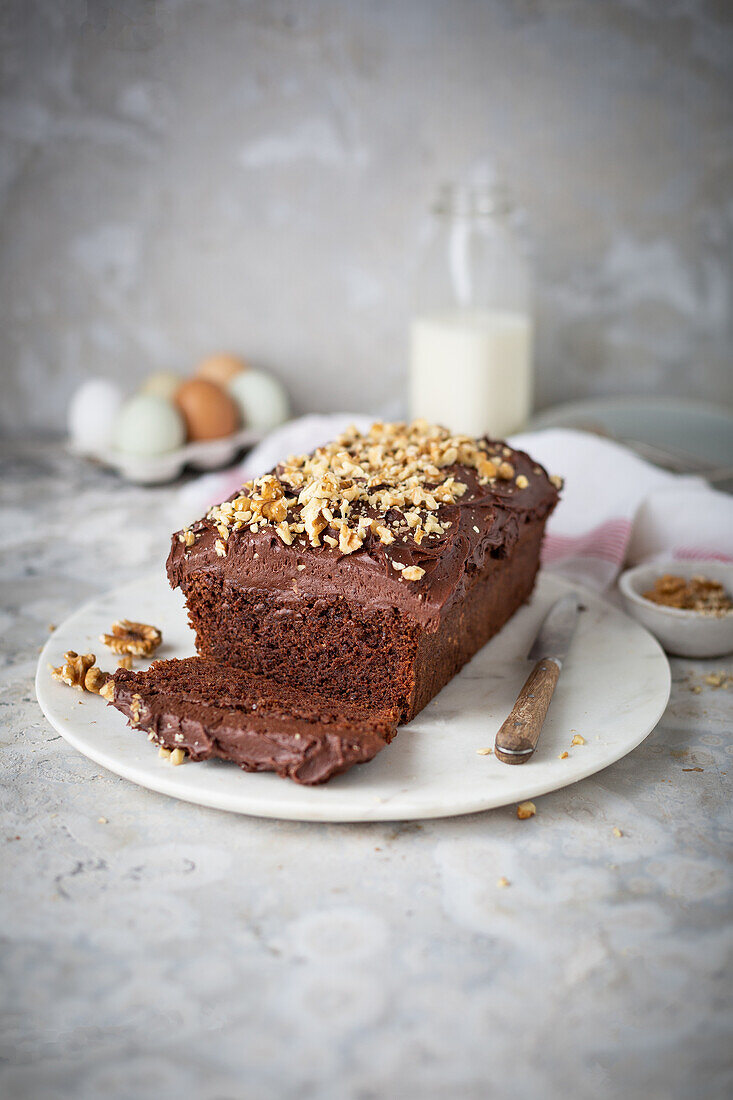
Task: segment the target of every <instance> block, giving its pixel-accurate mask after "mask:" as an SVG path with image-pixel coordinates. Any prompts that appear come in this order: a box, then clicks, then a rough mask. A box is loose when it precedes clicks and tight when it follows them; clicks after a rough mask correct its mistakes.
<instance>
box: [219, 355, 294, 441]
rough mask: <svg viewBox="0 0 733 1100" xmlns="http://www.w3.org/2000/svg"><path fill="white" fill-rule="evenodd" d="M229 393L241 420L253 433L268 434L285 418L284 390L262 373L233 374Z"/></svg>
mask: <svg viewBox="0 0 733 1100" xmlns="http://www.w3.org/2000/svg"><path fill="white" fill-rule="evenodd" d="M229 392H230V394H231V395H232V397H233V398H234V400H235V401H236V402H237V404H238V405H239V408H240V411H241V413H242V421H243V423H244V425H245V427H247V428H251V429H252V430H253V431H255V432H269V431H271V430H272V429H273V428H277V426H278V425H279V424H282V423H284V422H285V421H286V420H287V419H288V415H289V412H290V406H289V401H288V395H287V393H286V391H285V387H284V386H283V384H282V383H281V382H278V380H277V378H273V377H272V375H271V374H266V373H265V372H264V371H261V370H246V371H242V373H241V374H236V375H235V376H234V378H232V380H231V382H230V383H229Z"/></svg>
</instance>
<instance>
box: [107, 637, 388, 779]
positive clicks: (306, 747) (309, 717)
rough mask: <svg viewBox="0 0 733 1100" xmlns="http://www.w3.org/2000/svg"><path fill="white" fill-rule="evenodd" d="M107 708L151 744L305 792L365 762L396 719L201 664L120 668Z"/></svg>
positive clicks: (384, 710) (228, 668)
mask: <svg viewBox="0 0 733 1100" xmlns="http://www.w3.org/2000/svg"><path fill="white" fill-rule="evenodd" d="M112 705H113V706H115V707H116V708H117V709H118V710H119V711H121V712H122V713H123V714H125V715H127V717H128V718H129V720H130V725H131V726H133V727H135V728H137V729H141V730H144V731H145V732H146V733H147V735H148V739H149V740H150V741H153V742H155V743H156V744H157V745H160V746H162V747H164V748H167V749H171V750H174V749H182V750H184V752H185V753H186V754H187V755H188V756H189V757H190V758H191V759H192V760H208V759H211V758H218V759H221V760H231V761H233V762H234V763H235V764H238V765H239V767H240V768H243V769H244V770H245V771H273V772H277V774H278V775H280V776H282V777H283V778H289V779H293V780H295V782H297V783H305V784H310V785H312V784H316V783H324V782H325V781H326V780H327V779H330V778H331V776H333V775H338V774H339V773H341V772H345V771H347V770H348V769H349V768H350V767H352V766H353V765H354V764H363V763H364V762H365V761H367V760H371V759H372V758H373V757H374V756H376V754H377V753H378V752H379V751H380V750H381V749H383V748H384V746H385V745H387V744H389V742H390V741H391V740H392V738H393V737H394V734H395V730H396V728H397V718H398V715H397V711H396V710H394V709H391V710H390V709H389V708H386V707H385V708H381V709H380V708H374V707H371V706H370V707H367V706H363V705H359V704H356V703H353V702H348V701H344V702H341V701H339V700H334V699H333V698H330V699H329V698H326V697H323V696H320V695H318V694H313V693H312V692H310V691H306V690H303V689H299V688H297V687H291V686H289V685H288V684H287V683H284V682H282V681H280V682H276V681H273V680H269V679H267V678H265V677H264V676H258V675H254V674H252V673H248V672H247V671H246V670H244V669H242V668H236V667H233V666H229V665H226V664H223V663H222V662H220V661H214V660H210V659H207V658H205V657H188V658H185V659H184V660H170V661H155V662H154V663H153V664H152V665H151V666H150V667H149V668H147V669H144V670H142V671H139V672H132V671H129V670H128V669H118V670H117V672H115V675H114V697H113V699H112Z"/></svg>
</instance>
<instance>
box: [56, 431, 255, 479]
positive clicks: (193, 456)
mask: <svg viewBox="0 0 733 1100" xmlns="http://www.w3.org/2000/svg"><path fill="white" fill-rule="evenodd" d="M264 435H265V433H264V432H257V431H253V430H252V429H251V428H242V429H241V430H240V431H238V432H234V433H233V434H232V435H228V436H225V437H224V438H223V439H209V440H205V441H203V442H200V443H186V444H185V445H184V446H183V447H178V448H177V449H176V450H175V451H168V452H167V453H166V454H162V455H129V454H125V452H124V451H116V450H112V449H110V448H105V449H99V450H94V451H91V450H81V449H79V448H78V447H75V446H73V444H69V449H70V450H71V452H72V453H73V454H77V455H81V456H82V457H83V458H89V459H92V460H93V461H95V462H99V463H101V465H103V466H107V467H109V468H110V469H112V470H116V471H117V473H118V474H119V475H120V476H121V477H124V478H125V480H126V481H132V482H133V483H134V484H135V485H161V484H165V482H168V481H175V480H176V478H177V477H180V475H181V474H182V473H183V470H184V469H185V468H186V467H189V468H191V469H193V470H199V471H201V472H202V473H203V472H204V471H207V470H218V469H220V468H221V467H222V466H226V465H228V464H229V463H230V462H233V461H234V459H235V458H236V457H237V455H238V454H239V453H240V452H241V451H248V450H249V449H250V448H251V447H254V446H255V445H256V444H257V443H259V442H260V441H261V440H262V439H263V438H264Z"/></svg>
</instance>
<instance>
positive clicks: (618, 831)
mask: <svg viewBox="0 0 733 1100" xmlns="http://www.w3.org/2000/svg"><path fill="white" fill-rule="evenodd" d="M613 835H614V836H616V837H619V836H623V835H624V834H623V833H622V832H621V830H620V829H619V827H618V825H614V827H613Z"/></svg>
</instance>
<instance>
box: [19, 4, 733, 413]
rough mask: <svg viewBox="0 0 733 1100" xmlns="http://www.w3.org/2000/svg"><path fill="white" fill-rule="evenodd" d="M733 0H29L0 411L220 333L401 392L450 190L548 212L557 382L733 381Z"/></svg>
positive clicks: (193, 347)
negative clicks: (421, 288)
mask: <svg viewBox="0 0 733 1100" xmlns="http://www.w3.org/2000/svg"><path fill="white" fill-rule="evenodd" d="M730 11H731V9H730V7H729V5H727V4H726V3H725V2H720V3H713V2H709V3H702V2H701V3H694V2H693V0H676V2H674V3H665V2H661V0H660V2H654V0H626V2H622V0H613V2H598V0H596V2H593V0H504V2H500V0H487V2H485V3H480V2H477V0H474V2H471V0H423V2H420V0H402V2H398V0H393V2H391V3H389V2H381V3H379V2H377V3H368V2H366V0H363V2H356V0H352V2H337V0H300V2H297V0H284V2H273V3H266V2H264V0H256V2H252V3H236V2H234V0H220V2H217V0H214V2H210V3H205V2H203V0H162V2H160V3H151V2H142V0H135V2H133V0H119V2H113V0H106V2H102V0H99V2H90V3H83V2H81V0H48V2H43V0H10V2H9V0H5V3H3V5H2V14H1V15H0V19H1V26H2V62H3V75H2V82H3V83H2V92H3V94H2V120H1V127H2V128H1V138H2V149H1V151H0V152H1V154H2V155H1V157H0V218H1V224H0V247H1V249H2V254H1V258H0V263H1V270H0V280H1V284H0V339H1V340H2V347H1V352H0V369H1V371H2V400H1V401H0V416H1V419H2V422H3V423H4V424H5V426H6V427H8V428H10V429H11V430H13V429H15V430H18V429H19V428H22V427H23V426H25V425H31V426H35V427H41V428H54V427H59V410H60V409H61V408H62V407H63V405H64V404H65V401H66V399H67V396H68V394H69V392H70V391H71V389H72V388H73V386H74V385H75V384H76V383H77V382H78V381H79V380H80V379H81V378H82V377H84V376H85V375H86V374H89V373H102V374H108V375H112V376H114V375H117V376H122V377H124V378H126V379H129V381H130V384H132V383H133V382H134V381H135V380H137V379H140V378H142V377H143V376H144V375H145V374H146V373H147V372H149V371H150V370H152V369H154V368H158V367H163V366H172V367H177V368H180V369H182V370H185V369H187V368H188V367H189V366H190V365H191V364H192V362H193V361H194V360H195V359H196V357H197V356H198V355H199V354H201V353H204V352H207V351H209V350H212V349H217V348H220V347H221V348H232V349H238V350H240V351H242V352H244V353H245V354H247V355H248V356H250V357H251V359H252V360H253V361H255V362H258V363H261V364H262V365H265V366H269V367H271V368H272V369H273V370H275V371H277V372H278V373H279V374H280V375H281V376H282V377H283V378H284V379H285V380H286V381H287V382H288V383H289V385H290V387H291V390H292V392H293V395H294V398H295V402H296V405H297V406H298V407H299V408H302V409H315V408H319V409H326V410H331V409H337V408H342V407H349V408H351V409H355V410H365V411H366V410H372V409H373V410H376V411H379V412H383V413H388V414H391V413H396V412H398V411H400V406H401V402H402V394H403V376H404V370H405V359H406V320H407V316H408V311H409V300H410V291H411V287H412V284H413V279H414V274H415V271H416V269H417V268H418V267H419V265H420V263H421V258H422V255H423V250H424V228H425V211H426V207H427V204H428V202H429V200H430V198H431V195H432V193H433V192H434V190H435V188H436V186H437V184H438V183H439V182H440V181H442V180H443V179H445V178H451V177H457V176H461V175H463V174H465V173H467V172H470V171H472V170H473V169H475V168H476V166H477V165H480V164H481V163H483V162H485V161H487V160H492V159H493V160H496V161H497V162H498V164H499V165H500V166H501V168H502V170H503V172H504V174H505V176H506V177H507V179H508V180H509V181H510V183H511V185H512V187H513V189H514V192H515V194H516V196H517V198H518V200H519V202H520V203H521V204H522V206H523V207H524V208H526V210H527V212H528V218H529V225H530V228H531V233H532V240H533V245H534V248H535V251H536V263H537V276H538V284H539V286H538V315H539V322H540V336H539V346H538V371H539V385H538V403H539V404H540V405H547V404H549V403H552V402H556V401H558V400H561V399H565V398H568V397H571V396H581V395H587V394H609V393H625V392H634V393H639V392H665V393H673V394H681V395H694V396H696V397H702V398H707V399H711V400H720V399H730V396H731V393H730V384H731V381H730V380H731V372H730V336H731V320H730V317H731V237H732V232H731V223H732V220H733V201H732V198H731V196H732V194H733V191H732V187H731V176H732V173H731V165H732V151H733V94H732V92H733V89H732V87H731V85H732V84H733V77H732V73H733V48H732V46H731V31H732V28H733V22H732V20H731V15H730V14H727V13H730Z"/></svg>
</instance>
